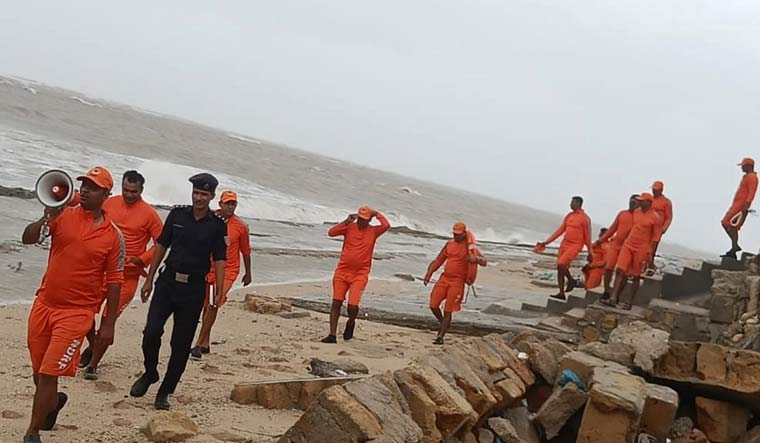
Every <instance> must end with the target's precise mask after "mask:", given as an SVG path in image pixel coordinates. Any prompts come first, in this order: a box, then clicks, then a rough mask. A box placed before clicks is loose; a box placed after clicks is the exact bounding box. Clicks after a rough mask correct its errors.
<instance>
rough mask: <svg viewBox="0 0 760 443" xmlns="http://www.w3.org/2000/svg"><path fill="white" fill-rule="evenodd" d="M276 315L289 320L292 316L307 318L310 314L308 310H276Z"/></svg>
mask: <svg viewBox="0 0 760 443" xmlns="http://www.w3.org/2000/svg"><path fill="white" fill-rule="evenodd" d="M277 316H278V317H282V318H285V319H289V320H290V319H294V318H309V317H311V314H310V313H309V311H282V312H278V313H277Z"/></svg>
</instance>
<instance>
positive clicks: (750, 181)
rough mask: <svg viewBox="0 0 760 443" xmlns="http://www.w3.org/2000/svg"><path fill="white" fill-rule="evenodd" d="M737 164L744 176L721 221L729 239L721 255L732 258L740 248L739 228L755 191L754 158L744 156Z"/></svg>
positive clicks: (745, 216) (734, 257)
mask: <svg viewBox="0 0 760 443" xmlns="http://www.w3.org/2000/svg"><path fill="white" fill-rule="evenodd" d="M739 166H741V167H742V172H744V176H743V177H742V181H741V182H740V183H739V189H737V190H736V194H734V201H733V203H731V207H730V208H729V209H728V212H726V215H725V217H723V220H722V221H721V224H722V225H723V229H724V230H725V231H726V234H728V237H729V238H730V239H731V249H729V250H728V252H726V253H725V254H723V257H730V258H733V259H736V253H737V252H739V251H741V250H742V248H741V247H740V246H739V230H740V229H741V228H742V226H743V225H744V222H745V221H746V219H747V214H749V208H750V207H751V206H752V201H753V200H754V199H755V193H756V192H757V173H756V172H755V160H753V159H751V158H745V159H744V160H742V162H741V163H739Z"/></svg>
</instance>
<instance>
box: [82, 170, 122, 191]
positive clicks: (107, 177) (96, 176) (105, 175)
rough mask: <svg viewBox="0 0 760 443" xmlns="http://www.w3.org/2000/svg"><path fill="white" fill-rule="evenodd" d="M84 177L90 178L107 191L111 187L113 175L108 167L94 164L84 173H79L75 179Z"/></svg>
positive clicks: (83, 178)
mask: <svg viewBox="0 0 760 443" xmlns="http://www.w3.org/2000/svg"><path fill="white" fill-rule="evenodd" d="M85 179H87V180H90V181H91V182H93V183H95V184H96V185H97V186H99V187H101V188H103V189H108V190H109V191H110V190H111V189H113V176H112V175H111V172H110V171H109V170H108V169H106V168H104V167H102V166H95V167H94V168H92V169H90V170H89V171H87V173H86V174H85V175H80V176H79V177H77V180H79V181H82V180H85Z"/></svg>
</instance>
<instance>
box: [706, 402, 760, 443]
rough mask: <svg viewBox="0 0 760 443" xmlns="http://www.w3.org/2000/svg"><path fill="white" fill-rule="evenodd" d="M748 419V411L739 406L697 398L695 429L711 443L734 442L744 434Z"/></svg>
mask: <svg viewBox="0 0 760 443" xmlns="http://www.w3.org/2000/svg"><path fill="white" fill-rule="evenodd" d="M749 417H750V414H749V411H747V410H746V409H744V408H742V407H740V406H736V405H734V404H731V403H726V402H722V401H717V400H712V399H709V398H703V397H697V427H698V428H699V429H700V430H702V431H703V432H704V433H705V435H707V438H709V439H710V441H712V442H715V443H731V442H735V441H736V440H737V439H738V438H739V437H740V436H742V435H743V434H744V433H745V432H746V430H747V423H748V422H749Z"/></svg>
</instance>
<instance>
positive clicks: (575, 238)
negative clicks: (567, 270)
mask: <svg viewBox="0 0 760 443" xmlns="http://www.w3.org/2000/svg"><path fill="white" fill-rule="evenodd" d="M563 233H564V234H565V236H564V238H563V239H562V243H560V245H559V252H558V253H557V265H559V266H563V267H569V266H570V263H571V262H572V261H573V260H575V257H577V256H578V254H580V252H581V250H583V246H586V248H587V249H588V250H589V251H591V219H590V218H589V217H588V215H586V212H585V211H583V209H578V210H576V211H572V212H570V213H569V214H567V215H566V216H565V219H564V220H563V221H562V225H560V227H559V228H557V230H556V231H555V232H554V234H552V235H551V237H549V239H548V240H546V244H549V243H551V242H553V241H554V240H556V239H557V238H558V237H559V236H560V235H562V234H563Z"/></svg>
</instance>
